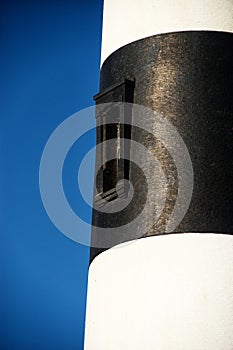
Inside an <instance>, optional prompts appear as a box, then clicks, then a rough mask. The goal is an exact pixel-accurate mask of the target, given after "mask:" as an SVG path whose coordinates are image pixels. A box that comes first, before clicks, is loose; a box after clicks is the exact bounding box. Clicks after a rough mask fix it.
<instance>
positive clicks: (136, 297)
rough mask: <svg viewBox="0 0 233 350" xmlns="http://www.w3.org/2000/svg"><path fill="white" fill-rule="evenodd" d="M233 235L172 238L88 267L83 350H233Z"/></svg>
mask: <svg viewBox="0 0 233 350" xmlns="http://www.w3.org/2000/svg"><path fill="white" fill-rule="evenodd" d="M232 345H233V236H230V235H221V234H197V233H194V234H191V233H190V234H171V235H166V236H157V237H156V236H155V237H148V238H144V239H139V240H136V241H134V242H133V243H125V244H122V245H119V246H117V247H115V248H112V249H109V250H108V251H106V252H104V253H102V254H100V255H99V256H98V257H97V258H96V259H94V261H93V262H92V264H91V266H90V272H89V283H88V299H87V313H86V331H85V350H119V349H127V350H142V349H143V350H151V349H156V350H163V349H173V350H180V349H189V350H197V349H198V350H199V349H206V350H220V349H224V350H232Z"/></svg>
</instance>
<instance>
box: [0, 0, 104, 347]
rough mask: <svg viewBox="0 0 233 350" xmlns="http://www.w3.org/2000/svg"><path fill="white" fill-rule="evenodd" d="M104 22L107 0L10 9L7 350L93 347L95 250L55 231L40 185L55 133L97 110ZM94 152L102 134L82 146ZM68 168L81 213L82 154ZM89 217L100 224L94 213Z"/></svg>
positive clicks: (5, 127) (4, 34)
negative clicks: (88, 310) (76, 116)
mask: <svg viewBox="0 0 233 350" xmlns="http://www.w3.org/2000/svg"><path fill="white" fill-rule="evenodd" d="M101 21H102V1H101V0H89V1H78V0H76V1H69V0H68V1H59V0H58V1H55V0H54V1H52V0H48V1H38V0H35V1H16V0H15V1H11V0H9V1H5V3H4V2H1V11H0V40H1V55H0V60H1V65H0V74H1V91H0V96H1V152H2V154H1V159H2V162H1V173H0V177H1V178H0V180H1V181H0V183H1V187H0V190H1V214H0V215H1V237H2V244H1V247H2V252H1V259H2V264H1V265H2V266H3V270H2V271H1V314H2V315H3V318H2V321H1V322H2V324H1V327H0V332H1V334H0V349H1V350H6V349H7V350H20V349H23V350H29V349H30V350H31V349H33V350H53V349H54V350H55V349H56V350H72V349H76V350H79V349H82V346H83V333H84V317H85V298H86V286H87V271H88V260H89V248H88V247H85V246H82V245H80V244H78V243H76V242H73V241H71V240H69V239H68V238H66V237H65V236H64V235H62V234H61V233H60V232H59V231H58V230H57V229H56V227H55V226H54V225H53V224H52V223H51V221H50V219H49V218H48V216H47V214H46V212H45V210H44V208H43V204H42V201H41V198H40V191H39V183H38V177H39V164H40V158H41V154H42V152H43V148H44V146H45V144H46V142H47V140H48V138H49V136H50V135H51V133H52V132H53V131H54V129H56V127H57V126H58V125H59V124H60V123H61V122H62V121H63V120H65V119H66V118H67V117H69V116H70V115H72V114H73V113H75V112H77V111H79V110H81V109H83V108H85V107H88V106H91V105H93V95H94V94H96V93H97V92H98V85H99V64H100V44H101ZM94 143H95V135H94V133H93V132H92V133H89V134H88V135H87V137H85V138H84V139H83V140H81V142H80V144H79V145H77V147H81V149H82V150H83V152H85V149H87V150H88V149H89V148H90V147H91V146H93V145H94ZM77 147H76V149H77ZM67 164H68V165H67V166H66V169H65V175H64V187H65V191H66V193H67V198H69V200H70V202H71V204H72V205H73V206H74V207H75V205H76V204H77V202H78V200H79V198H78V196H79V194H78V191H77V189H76V183H75V181H74V167H76V166H77V159H76V154H75V148H74V149H73V150H72V154H71V156H70V157H69V159H68V163H67ZM93 167H94V164H92V167H90V172H89V173H88V174H87V175H88V176H87V179H88V185H89V188H90V193H92V188H93V183H92V182H93V179H92V175H91V174H93ZM76 170H77V169H76V168H75V171H76ZM69 179H70V181H69ZM75 203H76V204H75ZM77 208H78V207H77ZM77 208H76V209H77ZM77 210H78V209H77ZM83 210H84V212H83V213H82V215H83V216H85V218H86V220H89V221H90V220H91V208H88V207H85V208H84V209H83ZM88 233H89V232H86V233H85V234H88Z"/></svg>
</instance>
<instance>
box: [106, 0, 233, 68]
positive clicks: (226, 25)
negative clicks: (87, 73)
mask: <svg viewBox="0 0 233 350" xmlns="http://www.w3.org/2000/svg"><path fill="white" fill-rule="evenodd" d="M189 30H211V31H225V32H233V0H124V1H117V0H104V14H103V33H102V53H101V62H102V63H103V62H104V61H105V59H106V58H107V57H108V56H109V55H110V54H111V53H113V52H114V51H115V50H117V49H119V48H120V47H122V46H124V45H126V44H129V43H131V42H133V41H136V40H139V39H142V38H146V37H148V36H151V35H155V34H162V33H168V32H179V31H189Z"/></svg>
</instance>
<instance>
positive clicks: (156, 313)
mask: <svg viewBox="0 0 233 350" xmlns="http://www.w3.org/2000/svg"><path fill="white" fill-rule="evenodd" d="M101 60H102V66H101V80H100V92H99V93H98V94H97V95H96V96H95V100H96V104H97V112H96V117H97V144H99V145H100V147H99V148H97V155H96V156H97V163H98V164H99V159H100V163H101V162H102V165H101V166H100V167H99V166H97V167H96V190H95V198H94V204H95V205H94V209H93V232H92V241H91V245H92V247H91V264H90V269H89V281H88V296H87V311H86V329H85V350H105V349H106V350H115V349H117V350H119V349H127V350H131V349H132V350H141V349H143V350H144V349H148V350H150V349H157V350H163V349H174V350H176V349H177V350H181V349H189V350H201V349H207V350H215V349H216V350H220V349H222V350H232V348H233V236H232V234H233V215H232V210H233V188H232V185H233V98H232V96H233V64H232V63H233V1H232V0H222V1H221V0H205V1H204V0H195V1H194V0H190V1H187V0H180V1H175V0H146V1H141V0H125V1H123V2H121V1H115V0H105V1H104V13H103V34H102V55H101ZM118 109H119V110H121V112H119V110H118ZM116 110H117V111H118V112H116ZM122 110H123V112H122ZM109 115H110V117H109ZM122 115H123V116H122ZM119 116H120V117H119ZM140 118H141V119H140ZM165 129H166V130H165ZM164 130H165V131H164ZM122 140H123V141H122ZM125 140H126V141H125ZM128 141H131V143H130V146H129V142H128ZM136 144H140V145H142V146H143V149H147V150H148V155H145V156H143V155H144V153H143V152H144V151H141V149H142V148H140V147H139V148H138V150H139V151H135V150H136V149H137V146H136ZM140 152H142V153H141V154H140ZM110 153H112V154H111V156H109V157H108V155H109V154H110ZM138 153H139V154H140V157H139V156H138V157H139V158H140V159H141V162H140V164H141V165H142V166H141V167H140V166H139V165H138V164H136V162H135V159H136V158H135V154H136V155H138ZM149 154H150V155H149ZM151 154H153V156H154V157H155V158H156V159H157V163H156V164H159V165H160V168H161V172H159V171H158V170H157V165H156V164H155V165H153V164H152V161H151V158H150V157H151ZM114 155H115V157H114ZM123 180H124V181H123ZM129 184H131V185H129ZM130 186H132V187H133V195H132V197H130V193H131V192H130ZM121 196H122V198H123V200H125V201H127V200H128V202H127V203H128V204H127V205H126V206H125V207H124V209H122V210H120V211H119V212H115V211H114V212H113V211H112V212H111V210H109V206H111V205H114V202H115V201H117V200H118V199H119V197H121ZM149 197H150V200H147V198H149ZM181 197H182V200H181V199H180V198H181ZM157 202H158V203H159V204H158V206H156V205H155V203H157ZM160 202H161V203H160ZM109 203H110V204H109ZM160 204H161V208H160ZM105 207H106V208H108V210H104V208H105ZM106 211H108V212H106ZM142 213H143V215H142ZM136 218H138V221H137V225H135V226H132V227H133V228H134V229H133V231H132V230H131V231H130V230H129V229H128V225H129V224H130V222H131V221H134V220H136ZM150 223H151V224H150ZM145 227H146V230H144V228H145ZM113 228H117V231H116V232H117V234H112V232H113ZM114 232H115V231H114ZM140 232H141V234H140ZM139 237H140V239H139Z"/></svg>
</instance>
